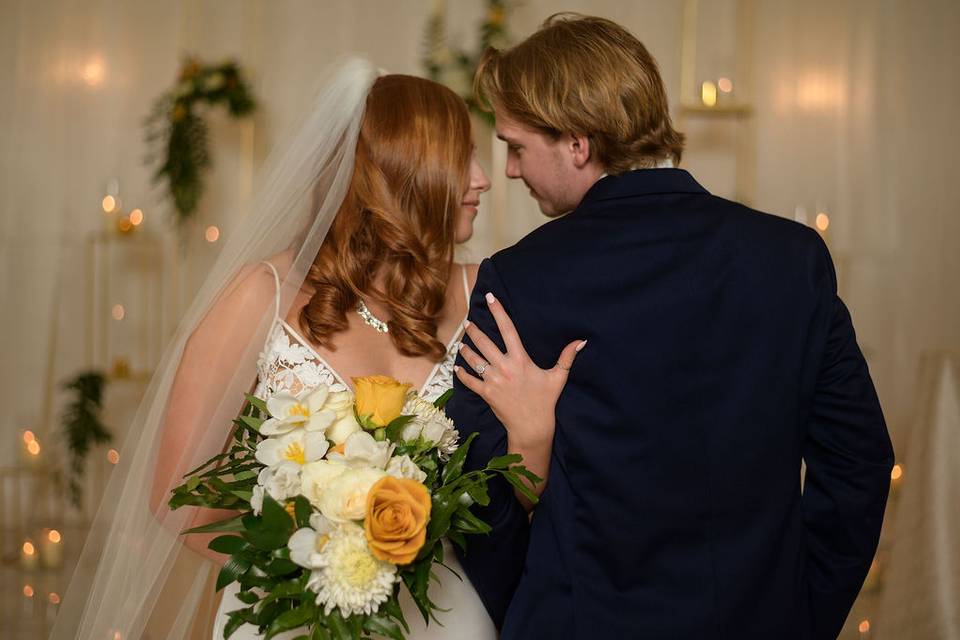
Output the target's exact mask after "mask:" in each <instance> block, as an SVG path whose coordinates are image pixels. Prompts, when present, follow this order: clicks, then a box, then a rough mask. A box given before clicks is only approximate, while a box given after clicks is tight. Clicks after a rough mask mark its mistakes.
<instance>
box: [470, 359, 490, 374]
mask: <svg viewBox="0 0 960 640" xmlns="http://www.w3.org/2000/svg"><path fill="white" fill-rule="evenodd" d="M473 369H474V371H476V372H477V375H478V376H483V372H484V371H486V370H487V364H486V363H485V362H481V363H480V364H478V365H477V366H475V367H474V368H473Z"/></svg>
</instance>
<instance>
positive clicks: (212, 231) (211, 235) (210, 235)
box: [203, 225, 220, 243]
mask: <svg viewBox="0 0 960 640" xmlns="http://www.w3.org/2000/svg"><path fill="white" fill-rule="evenodd" d="M203 237H204V238H206V239H207V242H211V243H213V242H216V241H217V239H218V238H219V237H220V229H218V228H217V226H216V225H210V226H209V227H207V230H206V231H205V232H204V234H203Z"/></svg>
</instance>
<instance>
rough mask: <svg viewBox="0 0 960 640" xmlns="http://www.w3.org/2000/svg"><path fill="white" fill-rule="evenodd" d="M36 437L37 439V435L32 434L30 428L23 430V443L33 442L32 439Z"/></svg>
mask: <svg viewBox="0 0 960 640" xmlns="http://www.w3.org/2000/svg"><path fill="white" fill-rule="evenodd" d="M36 439H37V437H36V436H35V435H33V431H30V430H29V429H28V430H27V431H24V432H23V443H24V444H30V443H31V442H33V441H34V440H36Z"/></svg>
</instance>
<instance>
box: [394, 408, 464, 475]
mask: <svg viewBox="0 0 960 640" xmlns="http://www.w3.org/2000/svg"><path fill="white" fill-rule="evenodd" d="M403 415H407V416H408V415H414V416H416V417H415V418H414V419H413V420H411V421H410V422H408V423H407V425H406V426H405V427H404V428H403V432H402V434H401V437H402V438H403V439H404V440H408V441H412V440H416V439H417V438H423V439H424V440H426V441H427V442H432V443H433V444H435V445H436V446H437V448H438V449H439V450H440V457H441V458H442V459H446V458H448V457H449V456H450V455H451V454H452V453H453V452H454V451H456V450H457V443H458V442H459V440H460V434H459V433H457V430H456V429H455V428H454V425H453V420H451V419H450V418H448V417H447V414H445V413H444V412H443V410H442V409H437V408H436V407H435V406H433V403H432V402H428V401H427V400H424V399H423V398H421V397H420V396H418V395H416V394H413V395H411V396H410V397H409V398H408V399H407V403H406V404H405V405H404V407H403Z"/></svg>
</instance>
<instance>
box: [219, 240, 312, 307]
mask: <svg viewBox="0 0 960 640" xmlns="http://www.w3.org/2000/svg"><path fill="white" fill-rule="evenodd" d="M293 255H294V253H293V250H292V249H290V250H287V251H283V252H281V253H278V254H275V255H273V256H270V257H269V258H267V259H266V260H263V261H261V262H254V263H251V264H247V265H244V266H243V267H241V268H240V270H239V271H238V272H237V274H236V275H235V276H234V277H233V279H232V280H230V282H229V283H228V284H227V286H226V287H224V289H223V294H222V295H221V296H219V300H218V303H217V305H216V306H217V308H218V309H221V310H224V311H235V310H236V309H238V308H250V307H251V306H252V305H262V304H265V303H267V302H272V301H273V299H274V296H275V295H276V291H277V283H276V278H275V277H274V269H276V275H277V276H278V277H279V278H280V280H281V281H282V280H283V279H284V278H285V277H286V275H287V273H288V272H289V271H290V268H291V267H292V266H293ZM267 263H269V264H267ZM270 265H272V266H273V269H271V268H270Z"/></svg>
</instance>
